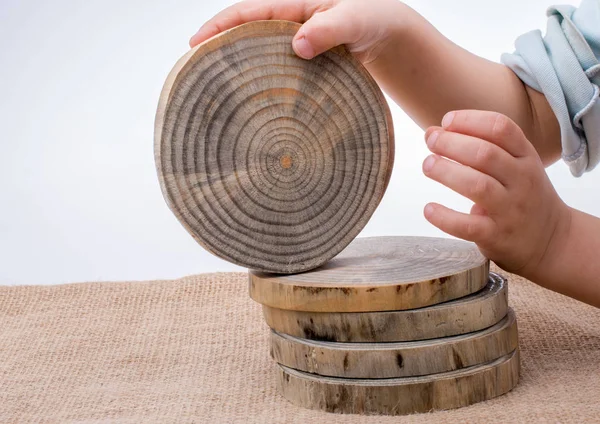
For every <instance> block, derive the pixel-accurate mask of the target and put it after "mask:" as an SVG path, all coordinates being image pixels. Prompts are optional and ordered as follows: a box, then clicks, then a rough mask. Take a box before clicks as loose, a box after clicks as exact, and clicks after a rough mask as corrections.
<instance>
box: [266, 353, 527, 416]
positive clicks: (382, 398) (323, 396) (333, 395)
mask: <svg viewBox="0 0 600 424" xmlns="http://www.w3.org/2000/svg"><path fill="white" fill-rule="evenodd" d="M519 368H520V364H519V351H518V349H517V350H515V351H513V352H511V353H509V354H508V355H506V356H503V357H501V358H499V359H496V360H495V361H493V362H490V363H488V364H485V365H476V366H473V367H469V368H463V369H461V370H457V371H450V372H447V373H441V374H434V375H427V376H421V377H404V378H386V379H376V380H361V379H345V378H334V377H322V376H317V375H314V374H308V373H305V372H302V371H296V370H293V369H291V368H287V367H285V366H283V365H279V366H278V372H277V374H278V375H277V386H278V389H279V391H280V393H281V394H282V395H283V397H285V398H286V399H287V400H289V401H290V402H292V403H293V404H295V405H298V406H302V407H305V408H310V409H318V410H322V411H327V412H337V413H342V414H363V415H404V414H412V413H417V412H429V411H435V410H443V409H452V408H459V407H462V406H467V405H471V404H474V403H477V402H482V401H485V400H489V399H492V398H494V397H496V396H500V395H502V394H504V393H507V392H508V391H510V390H511V389H512V388H514V387H515V386H516V385H517V383H518V382H519Z"/></svg>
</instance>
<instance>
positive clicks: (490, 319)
mask: <svg viewBox="0 0 600 424" xmlns="http://www.w3.org/2000/svg"><path fill="white" fill-rule="evenodd" d="M507 313H508V289H507V283H506V280H504V279H503V278H502V277H500V276H499V275H496V274H494V273H490V280H489V283H488V285H487V286H486V287H485V288H484V289H483V290H481V291H479V292H477V293H474V294H472V295H469V296H466V297H463V298H460V299H457V300H453V301H450V302H446V303H441V304H439V305H434V306H428V307H426V308H419V309H409V310H406V311H384V312H306V311H286V310H283V309H277V308H271V307H269V306H263V315H264V317H265V320H266V322H267V324H268V325H269V327H271V328H272V329H273V330H275V331H277V332H278V333H283V334H288V335H290V336H294V337H300V338H304V339H310V340H320V341H329V342H374V343H378V342H403V341H414V340H426V339H436V338H440V337H448V336H456V335H459V334H466V333H471V332H473V331H479V330H483V329H484V328H488V327H491V326H492V325H495V324H497V323H498V322H499V321H500V320H502V318H504V317H505V316H506V314H507Z"/></svg>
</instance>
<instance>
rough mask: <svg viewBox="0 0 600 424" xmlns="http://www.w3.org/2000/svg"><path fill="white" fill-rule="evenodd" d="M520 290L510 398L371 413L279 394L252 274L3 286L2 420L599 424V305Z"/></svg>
mask: <svg viewBox="0 0 600 424" xmlns="http://www.w3.org/2000/svg"><path fill="white" fill-rule="evenodd" d="M574 284H576V282H574ZM509 293H510V295H509V298H510V303H511V306H512V307H513V308H514V309H515V311H516V314H517V318H518V326H519V332H520V346H521V380H520V383H519V385H518V386H517V387H516V388H515V389H514V390H513V391H512V392H510V393H509V394H507V395H504V396H501V397H499V398H497V399H494V400H491V401H488V402H484V403H480V404H476V405H473V406H470V407H466V408H461V409H457V410H452V411H443V412H434V413H429V414H419V415H411V416H405V417H361V416H357V415H336V414H329V413H324V412H317V411H312V410H308V409H303V408H299V407H297V406H294V405H292V404H290V403H289V402H287V401H286V400H285V399H283V398H281V397H280V396H279V394H278V393H277V391H276V388H275V365H274V364H273V363H272V360H271V359H270V357H269V354H268V346H267V340H268V328H267V326H266V324H265V323H264V322H263V319H262V315H261V310H260V307H259V305H257V304H255V303H254V302H252V301H251V300H250V298H249V296H248V290H247V276H246V275H245V274H242V273H226V274H206V275H197V276H191V277H187V278H182V279H180V280H175V281H152V282H124V283H80V284H68V285H60V286H25V287H0V423H26V422H36V423H37V422H41V423H112V422H116V423H179V422H181V423H313V422H318V423H398V422H403V423H413V422H414V423H417V422H419V423H420V422H423V423H424V422H434V421H435V422H502V423H506V422H573V423H583V422H600V310H597V309H594V308H592V307H589V306H586V305H583V304H580V303H578V302H576V301H573V300H570V299H568V298H565V297H563V296H560V295H558V294H555V293H551V292H549V291H546V290H544V289H542V288H540V287H538V286H536V285H534V284H532V283H530V282H527V281H524V280H522V279H520V278H517V277H514V276H509Z"/></svg>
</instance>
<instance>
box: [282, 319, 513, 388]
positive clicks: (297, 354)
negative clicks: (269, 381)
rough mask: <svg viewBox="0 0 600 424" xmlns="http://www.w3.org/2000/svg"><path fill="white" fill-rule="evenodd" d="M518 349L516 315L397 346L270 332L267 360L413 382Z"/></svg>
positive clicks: (354, 375) (305, 368) (314, 369)
mask: <svg viewBox="0 0 600 424" xmlns="http://www.w3.org/2000/svg"><path fill="white" fill-rule="evenodd" d="M517 347H518V332H517V321H516V318H515V314H514V312H512V311H511V310H509V313H508V315H507V316H506V317H505V318H504V319H503V320H502V321H500V322H499V323H498V324H496V325H494V326H492V327H490V328H487V329H485V330H482V331H479V332H475V333H469V334H465V335H461V336H454V337H444V338H440V339H433V340H426V341H418V342H401V343H335V342H320V341H314V340H306V339H300V338H297V337H292V336H289V335H287V334H280V333H277V332H274V331H272V332H271V357H272V358H273V359H274V360H275V361H276V362H278V363H279V364H281V365H285V366H286V367H288V368H292V369H296V370H299V371H305V372H309V373H312V374H318V375H322V376H331V377H343V378H396V377H414V376H420V375H428V374H437V373H441V372H448V371H454V370H457V369H461V368H466V367H470V366H473V365H480V364H485V363H488V362H491V361H494V360H495V359H498V358H499V357H501V356H505V355H508V354H509V353H510V352H512V351H514V350H515V349H516V348H517Z"/></svg>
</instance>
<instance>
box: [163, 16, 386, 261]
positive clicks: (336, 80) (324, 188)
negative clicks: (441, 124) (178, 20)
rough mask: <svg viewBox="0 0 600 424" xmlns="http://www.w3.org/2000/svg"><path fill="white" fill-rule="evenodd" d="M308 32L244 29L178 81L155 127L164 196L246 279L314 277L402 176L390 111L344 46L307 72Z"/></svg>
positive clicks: (219, 39) (199, 58)
mask: <svg viewBox="0 0 600 424" xmlns="http://www.w3.org/2000/svg"><path fill="white" fill-rule="evenodd" d="M299 27H300V25H299V24H296V23H292V22H286V21H259V22H252V23H248V24H244V25H242V26H239V27H237V28H234V29H231V30H229V31H225V32H224V33H222V34H220V35H218V36H216V37H214V38H212V39H210V40H208V41H206V42H205V43H203V44H201V45H199V46H197V47H195V48H194V49H192V50H191V51H190V52H189V53H188V54H186V55H185V56H184V57H183V58H182V59H181V60H180V61H179V62H178V63H177V64H176V66H175V68H174V69H173V71H172V72H171V74H170V75H169V77H168V79H167V82H166V84H165V87H164V89H163V92H162V95H161V98H160V103H159V107H158V112H157V116H156V126H155V157H156V165H157V170H158V175H159V179H160V184H161V188H162V192H163V195H164V197H165V199H166V201H167V203H168V205H169V207H170V208H171V210H172V211H173V212H174V214H175V215H176V216H177V218H178V219H179V220H180V221H181V223H182V224H183V226H184V227H185V228H186V229H187V230H188V231H189V232H190V234H191V235H192V236H193V237H194V238H195V239H196V240H197V241H198V242H199V243H200V244H201V245H202V246H204V247H205V248H206V249H207V250H209V251H210V252H212V253H213V254H215V255H217V256H219V257H221V258H223V259H226V260H228V261H230V262H233V263H236V264H238V265H242V266H244V267H247V268H252V269H257V270H262V271H268V272H275V273H292V272H301V271H306V270H309V269H313V268H316V267H318V266H320V265H322V264H324V263H325V262H327V261H328V260H329V259H331V258H332V257H334V256H335V255H337V254H338V253H339V252H340V251H341V250H342V249H344V248H345V247H346V246H347V245H348V244H349V243H350V242H351V241H352V240H353V239H354V238H355V237H356V236H357V235H358V233H359V232H360V231H361V229H362V228H363V227H364V226H365V224H366V223H367V222H368V220H369V219H370V217H371V215H372V214H373V212H374V211H375V209H376V208H377V206H378V204H379V203H380V201H381V199H382V197H383V194H384V192H385V190H386V187H387V185H388V182H389V178H390V175H391V171H392V166H393V159H394V136H393V129H392V120H391V115H390V111H389V108H388V106H387V103H386V101H385V98H384V96H383V94H382V93H381V90H380V89H379V87H378V86H377V84H376V83H375V81H374V80H373V79H372V78H371V76H370V75H369V73H368V72H367V71H366V69H365V68H364V67H363V66H362V65H361V64H360V63H359V62H358V61H357V60H356V59H355V58H354V57H353V56H352V55H351V54H350V53H348V51H347V50H346V49H345V48H344V47H338V48H335V49H333V50H331V51H329V52H327V53H325V54H322V55H320V56H318V57H317V58H315V59H313V60H310V61H306V60H303V59H300V58H299V57H297V56H296V55H295V54H294V52H293V50H292V47H291V46H292V38H293V36H294V34H295V33H296V31H297V30H298V28H299Z"/></svg>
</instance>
